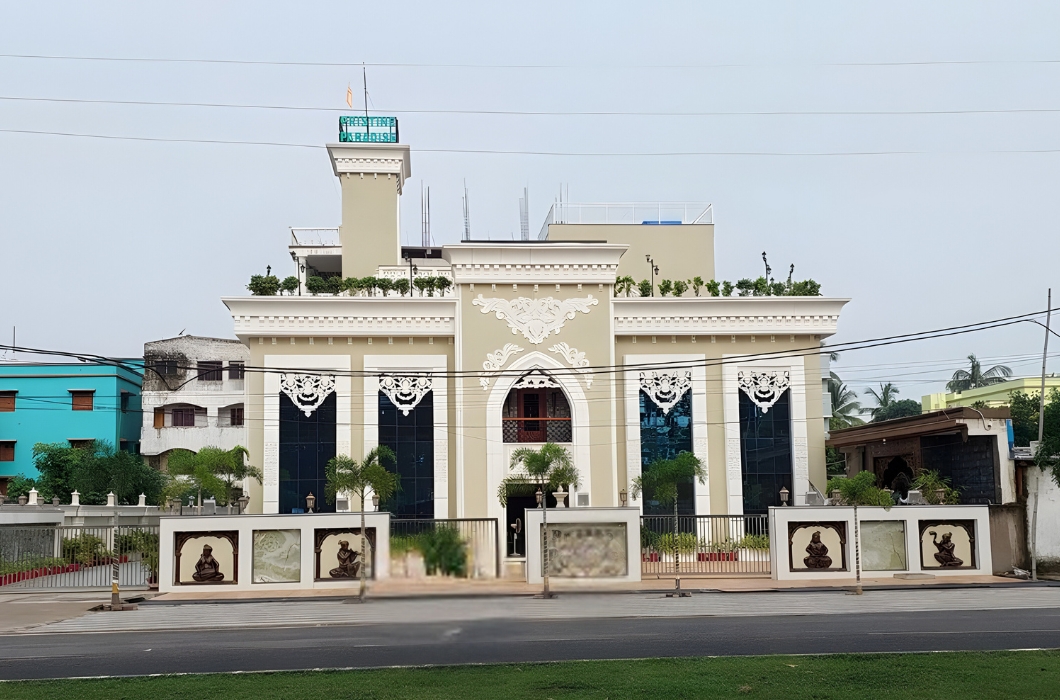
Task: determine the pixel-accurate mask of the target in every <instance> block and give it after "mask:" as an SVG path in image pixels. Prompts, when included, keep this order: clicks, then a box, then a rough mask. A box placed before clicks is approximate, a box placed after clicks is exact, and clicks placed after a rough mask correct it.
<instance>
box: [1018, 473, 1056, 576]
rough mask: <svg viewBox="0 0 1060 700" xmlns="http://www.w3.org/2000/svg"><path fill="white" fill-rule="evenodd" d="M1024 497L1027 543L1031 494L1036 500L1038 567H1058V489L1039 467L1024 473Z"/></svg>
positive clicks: (1047, 474) (1049, 474)
mask: <svg viewBox="0 0 1060 700" xmlns="http://www.w3.org/2000/svg"><path fill="white" fill-rule="evenodd" d="M1024 475H1025V479H1026V487H1027V493H1028V494H1029V496H1028V499H1027V539H1028V540H1029V539H1030V532H1031V529H1030V528H1031V517H1032V516H1031V514H1032V512H1033V509H1034V498H1035V496H1034V494H1037V497H1038V499H1039V500H1038V528H1037V535H1036V541H1035V547H1034V548H1035V550H1037V552H1038V563H1039V565H1041V564H1042V563H1051V564H1053V565H1054V566H1060V486H1057V485H1056V482H1055V481H1053V476H1052V474H1051V473H1050V472H1048V471H1044V470H1042V469H1039V468H1038V467H1027V468H1026V469H1025V470H1024Z"/></svg>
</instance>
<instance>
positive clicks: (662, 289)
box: [659, 280, 674, 297]
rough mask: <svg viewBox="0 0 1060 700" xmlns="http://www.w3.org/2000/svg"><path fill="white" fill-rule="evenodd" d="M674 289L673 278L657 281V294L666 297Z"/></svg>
mask: <svg viewBox="0 0 1060 700" xmlns="http://www.w3.org/2000/svg"><path fill="white" fill-rule="evenodd" d="M673 291H674V283H673V280H661V281H660V282H659V296H661V297H668V296H670V294H671V293H672V292H673Z"/></svg>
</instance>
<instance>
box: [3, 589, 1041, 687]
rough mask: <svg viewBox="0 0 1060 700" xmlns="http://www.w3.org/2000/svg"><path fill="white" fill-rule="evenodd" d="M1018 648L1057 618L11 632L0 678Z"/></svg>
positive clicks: (907, 616)
mask: <svg viewBox="0 0 1060 700" xmlns="http://www.w3.org/2000/svg"><path fill="white" fill-rule="evenodd" d="M910 595H916V594H915V593H911V594H910ZM1026 648H1060V608H1045V609H1041V608H1039V609H1017V610H974V611H923V612H897V613H874V614H842V615H837V614H831V615H783V616H760V617H671V618H597V619H563V620H525V619H524V620H503V619H501V620H498V619H492V620H478V621H473V622H468V623H429V624H408V623H405V624H362V625H333V626H322V627H288V628H262V629H237V628H233V629H226V630H206V631H196V630H194V629H185V630H181V631H154V632H109V633H80V634H78V633H64V634H32V635H24V634H23V635H18V634H15V635H4V636H0V678H3V679H17V678H61V677H83V676H103V675H142V674H152V673H204V672H228V671H266V670H298V669H317V668H347V667H364V668H367V667H375V666H398V665H425V664H468V663H508V662H532V661H561V660H570V659H616V658H643V657H669V656H731V655H748V654H812V653H834V652H898V651H945V650H990V649H1026Z"/></svg>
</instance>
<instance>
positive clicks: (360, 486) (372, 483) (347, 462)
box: [324, 445, 398, 603]
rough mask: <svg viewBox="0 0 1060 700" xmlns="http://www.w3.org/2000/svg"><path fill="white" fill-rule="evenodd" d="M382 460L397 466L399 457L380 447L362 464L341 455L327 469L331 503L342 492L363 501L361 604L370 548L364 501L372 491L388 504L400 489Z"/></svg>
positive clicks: (326, 487)
mask: <svg viewBox="0 0 1060 700" xmlns="http://www.w3.org/2000/svg"><path fill="white" fill-rule="evenodd" d="M383 460H386V461H387V462H390V463H394V462H396V461H397V457H395V456H394V451H393V450H391V449H390V448H389V447H386V446H384V445H380V446H379V447H375V448H373V449H372V450H371V451H370V452H369V453H368V454H366V455H365V456H364V459H362V460H360V461H358V460H356V459H353V458H352V457H347V456H346V455H338V456H336V457H332V458H331V459H330V460H328V463H327V466H326V467H325V474H326V475H327V480H328V481H327V484H326V486H325V487H324V493H325V496H326V497H327V499H328V503H334V502H335V496H336V495H337V494H340V493H352V494H353V495H355V496H357V497H358V498H359V499H360V501H361V566H360V579H361V582H360V583H361V592H360V595H359V599H360V601H361V602H362V603H363V602H364V599H365V596H366V595H367V583H366V581H365V571H364V562H365V555H366V552H365V550H366V547H367V545H366V544H365V543H366V542H367V540H368V538H367V536H366V535H365V532H364V501H365V498H366V497H367V495H368V493H369V491H371V492H372V493H374V494H375V495H376V496H378V497H379V499H380V500H383V501H385V500H386V499H388V498H390V496H391V495H393V493H394V491H396V490H397V488H398V481H397V475H396V474H393V473H392V472H389V471H387V470H386V467H384V466H383V464H382V462H383Z"/></svg>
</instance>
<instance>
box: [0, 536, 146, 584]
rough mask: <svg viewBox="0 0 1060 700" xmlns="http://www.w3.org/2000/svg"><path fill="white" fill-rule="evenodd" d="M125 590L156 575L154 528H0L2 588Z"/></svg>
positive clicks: (0, 578)
mask: <svg viewBox="0 0 1060 700" xmlns="http://www.w3.org/2000/svg"><path fill="white" fill-rule="evenodd" d="M115 566H116V567H117V570H118V584H119V585H120V586H121V587H123V588H147V587H148V585H150V584H151V583H154V582H155V581H157V579H158V527H157V526H143V525H135V526H130V525H126V526H121V525H119V526H117V527H114V526H109V527H87V526H56V525H28V526H9V525H4V526H0V592H2V591H14V590H18V591H25V590H40V591H44V590H49V591H72V590H92V589H106V588H110V584H111V580H112V576H113V573H114V568H115Z"/></svg>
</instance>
